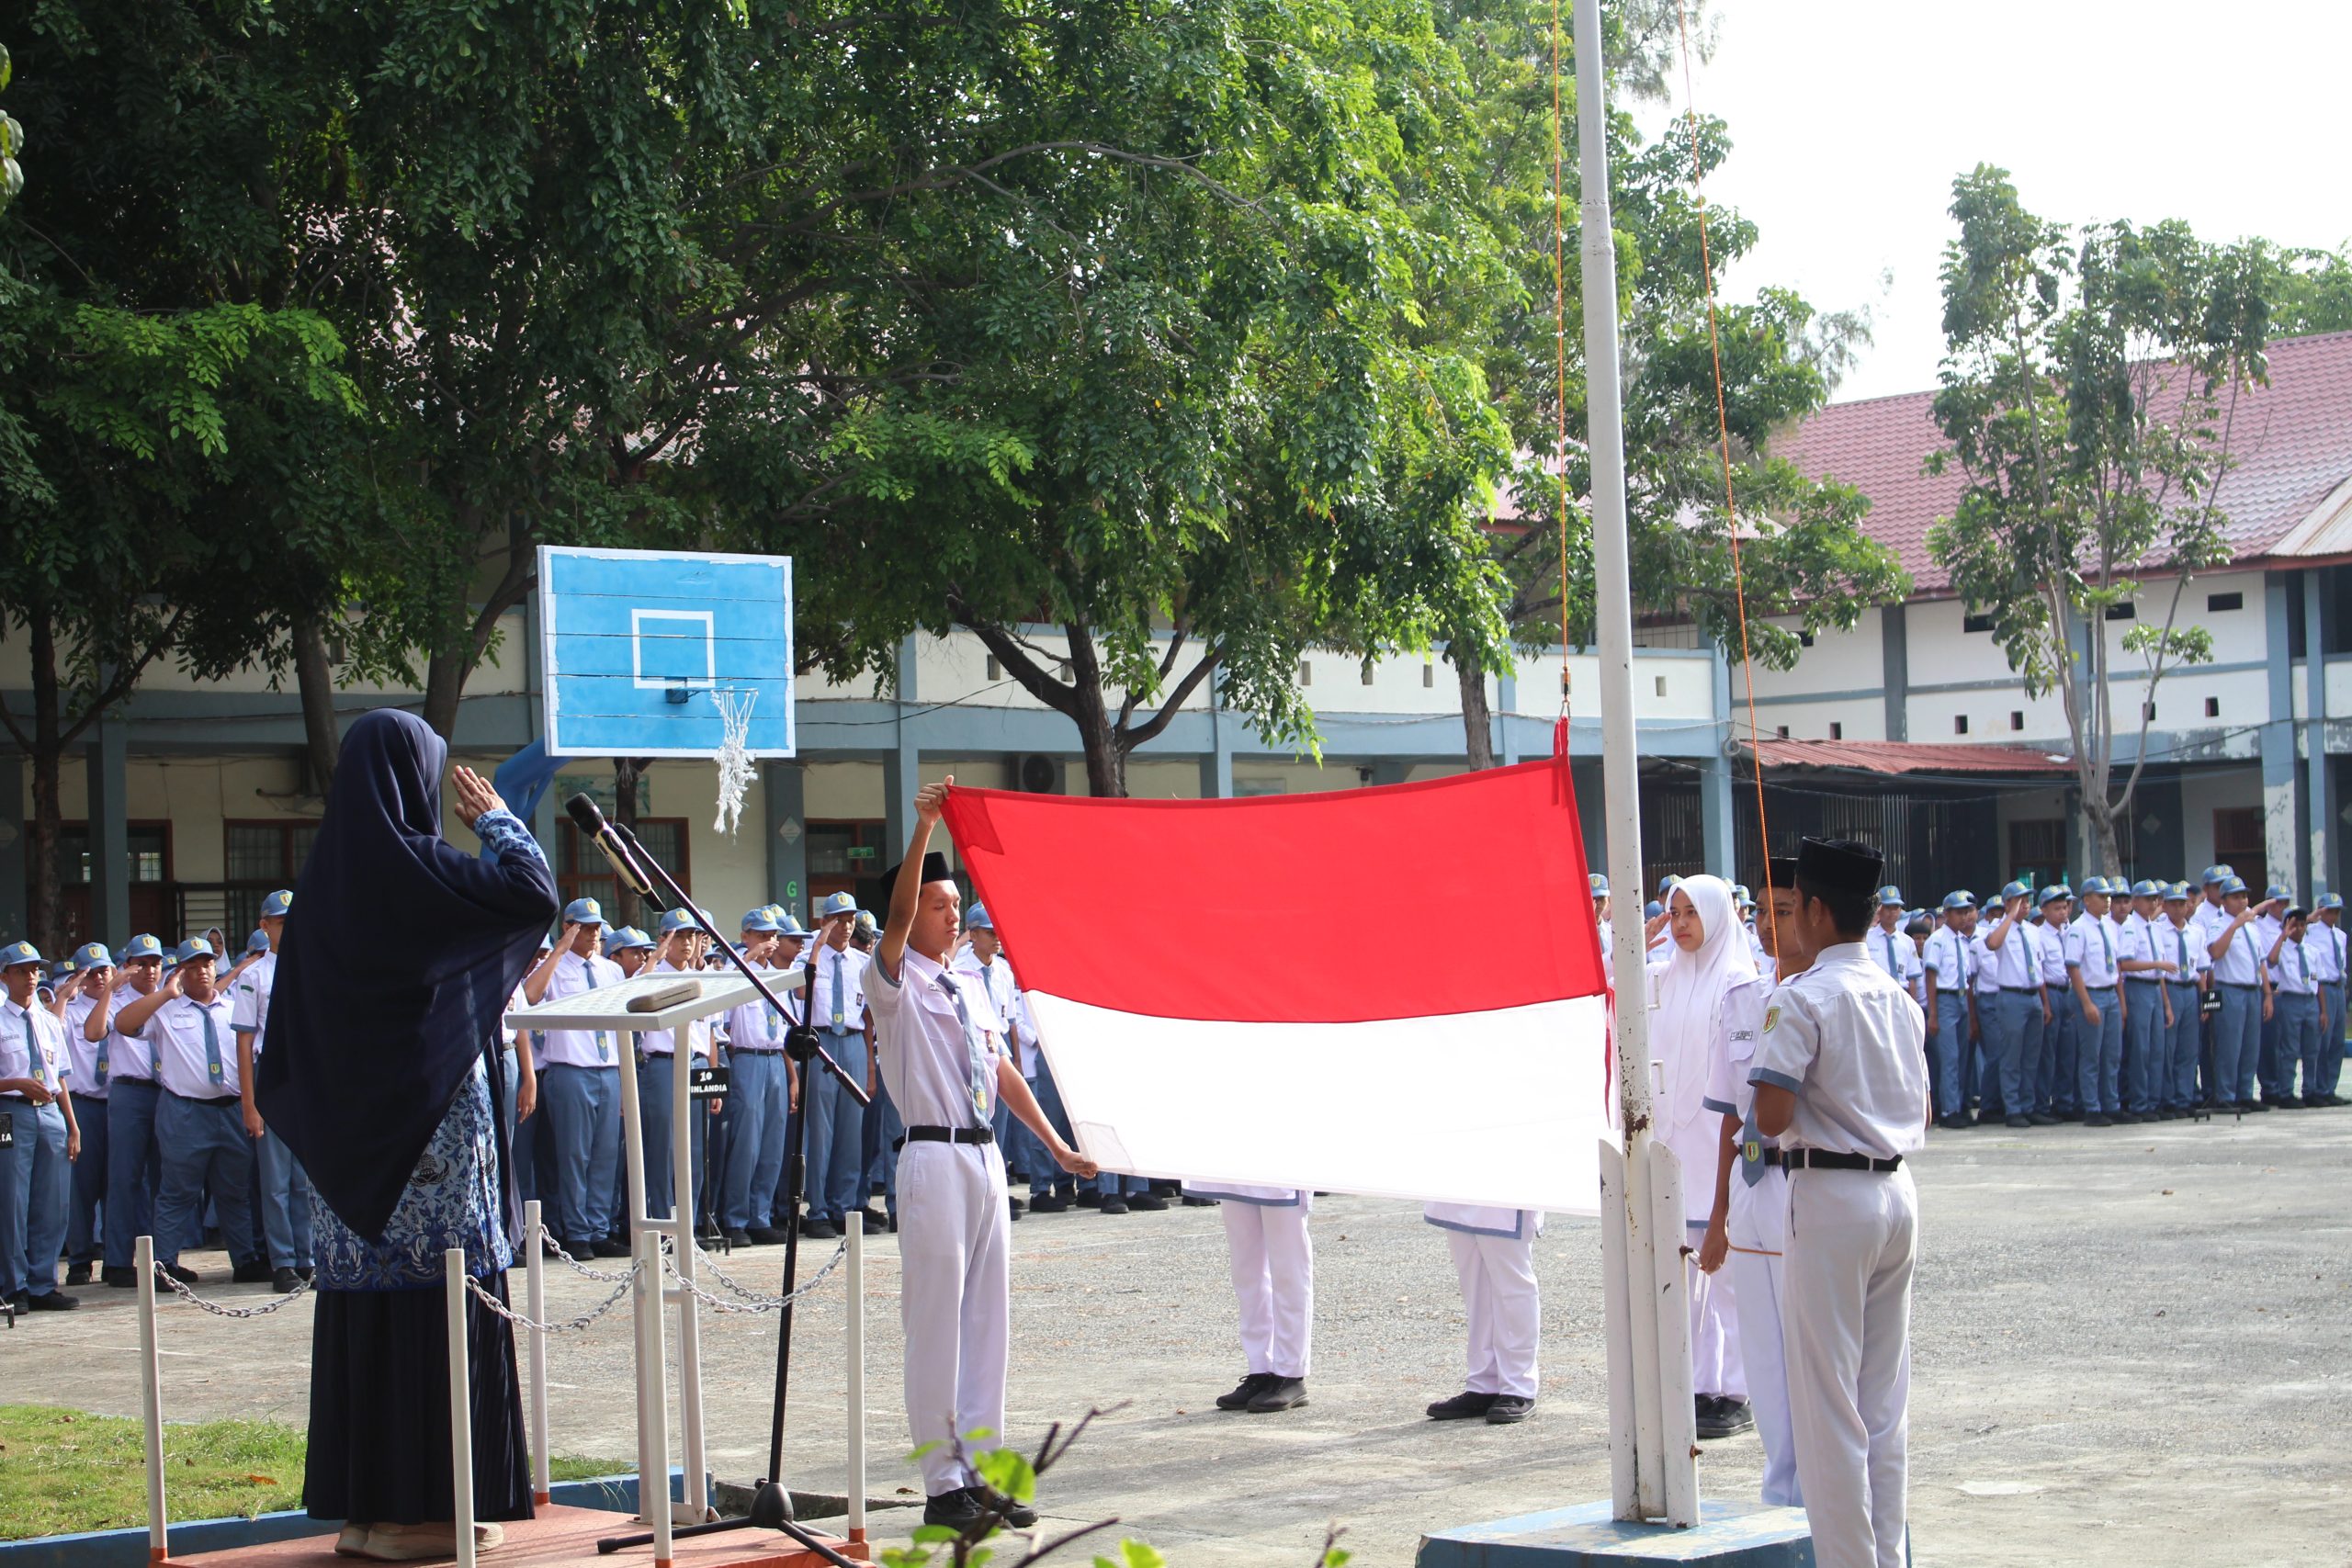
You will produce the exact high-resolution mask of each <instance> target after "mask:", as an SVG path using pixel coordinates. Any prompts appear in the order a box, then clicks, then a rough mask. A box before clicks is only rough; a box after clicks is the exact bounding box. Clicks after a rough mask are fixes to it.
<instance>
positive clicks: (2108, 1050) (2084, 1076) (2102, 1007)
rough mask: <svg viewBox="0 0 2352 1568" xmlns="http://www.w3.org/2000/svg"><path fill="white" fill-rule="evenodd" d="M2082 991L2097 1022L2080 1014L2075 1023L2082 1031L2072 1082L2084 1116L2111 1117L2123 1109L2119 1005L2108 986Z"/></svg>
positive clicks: (2121, 1019) (2121, 1034)
mask: <svg viewBox="0 0 2352 1568" xmlns="http://www.w3.org/2000/svg"><path fill="white" fill-rule="evenodd" d="M2085 990H2086V994H2087V995H2088V996H2089V998H2090V999H2091V1005H2092V1006H2093V1007H2095V1008H2097V1009H2098V1022H2097V1023H2093V1022H2092V1021H2091V1020H2090V1015H2089V1014H2088V1013H2083V1014H2081V1016H2080V1019H2079V1021H2078V1022H2077V1025H2076V1027H2077V1028H2079V1029H2080V1030H2081V1034H2080V1035H2079V1036H2078V1038H2079V1040H2080V1042H2081V1043H2080V1045H2079V1046H2078V1048H2077V1051H2076V1055H2077V1057H2078V1065H2077V1067H2076V1070H2075V1083H2076V1084H2077V1085H2078V1086H2080V1092H2081V1094H2082V1097H2083V1114H2084V1115H2086V1116H2112V1115H2115V1114H2116V1113H2117V1112H2118V1111H2121V1110H2122V1109H2123V1008H2122V1002H2121V998H2119V997H2117V996H2116V994H2115V987H2112V986H2091V987H2085Z"/></svg>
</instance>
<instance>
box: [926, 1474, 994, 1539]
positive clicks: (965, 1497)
mask: <svg viewBox="0 0 2352 1568" xmlns="http://www.w3.org/2000/svg"><path fill="white" fill-rule="evenodd" d="M985 1517H987V1515H986V1514H985V1513H984V1512H983V1511H982V1510H981V1508H980V1500H979V1499H978V1497H975V1496H973V1495H972V1493H971V1489H970V1488H969V1487H966V1486H958V1487H957V1488H956V1490H955V1491H953V1492H942V1493H941V1494H940V1495H938V1496H936V1497H926V1498H924V1499H923V1505H922V1522H923V1523H924V1524H926V1525H935V1526H940V1527H943V1528H944V1529H951V1530H954V1531H956V1533H958V1534H961V1533H963V1532H964V1531H966V1530H968V1529H972V1528H973V1527H974V1526H976V1525H978V1523H979V1522H980V1520H982V1519H983V1518H985Z"/></svg>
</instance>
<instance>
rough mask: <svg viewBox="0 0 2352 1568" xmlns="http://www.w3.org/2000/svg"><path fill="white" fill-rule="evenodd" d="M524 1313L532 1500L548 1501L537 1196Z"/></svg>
mask: <svg viewBox="0 0 2352 1568" xmlns="http://www.w3.org/2000/svg"><path fill="white" fill-rule="evenodd" d="M523 1236H524V1241H525V1244H526V1255H525V1257H526V1261H525V1262H524V1265H523V1303H524V1314H525V1315H526V1316H527V1317H528V1318H529V1319H530V1320H531V1325H530V1326H529V1327H527V1328H526V1329H524V1330H523V1343H524V1346H525V1348H526V1353H527V1354H528V1355H529V1357H530V1359H531V1501H533V1502H534V1503H539V1504H544V1503H547V1502H548V1501H549V1500H550V1499H551V1498H552V1497H553V1496H554V1495H555V1493H554V1488H553V1485H552V1478H551V1477H550V1476H549V1474H548V1334H547V1330H546V1329H544V1328H542V1327H540V1326H539V1325H541V1324H543V1323H545V1322H547V1320H548V1275H547V1248H546V1247H545V1245H544V1243H545V1240H546V1237H547V1227H546V1224H545V1222H544V1220H543V1219H542V1218H541V1211H540V1208H539V1201H538V1200H537V1198H534V1199H532V1200H531V1201H529V1202H527V1203H526V1204H524V1205H523Z"/></svg>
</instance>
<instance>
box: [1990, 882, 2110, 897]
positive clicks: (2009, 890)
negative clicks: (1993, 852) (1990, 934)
mask: <svg viewBox="0 0 2352 1568" xmlns="http://www.w3.org/2000/svg"><path fill="white" fill-rule="evenodd" d="M2032 891H2033V889H2032V888H2030V887H2029V886H2026V885H2025V884H2024V883H2022V882H2005V883H2003V884H2002V885H2001V897H2004V898H2022V897H2025V896H2026V895H2027V894H2029V893H2030V892H2032ZM2101 891H2102V892H2103V891H2105V889H2101Z"/></svg>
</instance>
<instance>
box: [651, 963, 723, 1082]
mask: <svg viewBox="0 0 2352 1568" xmlns="http://www.w3.org/2000/svg"><path fill="white" fill-rule="evenodd" d="M638 973H639V974H640V975H642V974H644V973H645V971H644V970H642V969H640V970H639V971H638ZM653 973H655V974H657V975H685V976H692V977H694V978H696V979H700V978H703V977H705V974H704V971H702V970H700V969H681V968H679V967H678V966H677V965H676V964H673V963H671V962H670V961H669V960H668V959H666V958H665V959H663V960H662V962H661V963H659V964H655V965H653ZM679 1028H682V1029H684V1031H685V1032H686V1041H687V1045H686V1049H687V1050H689V1051H691V1052H692V1053H693V1054H694V1055H697V1056H700V1057H701V1058H702V1059H703V1060H704V1061H706V1062H707V1061H709V1060H710V1019H709V1018H708V1017H704V1018H698V1019H695V1021H693V1022H692V1023H686V1024H681V1025H680V1026H679ZM637 1048H638V1050H639V1052H641V1053H642V1054H644V1055H648V1056H660V1057H662V1058H663V1059H665V1060H666V1059H668V1058H670V1057H672V1056H675V1055H677V1054H678V1031H677V1030H676V1029H665V1030H661V1031H658V1032H654V1033H651V1034H640V1035H639V1036H638V1037H637Z"/></svg>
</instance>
